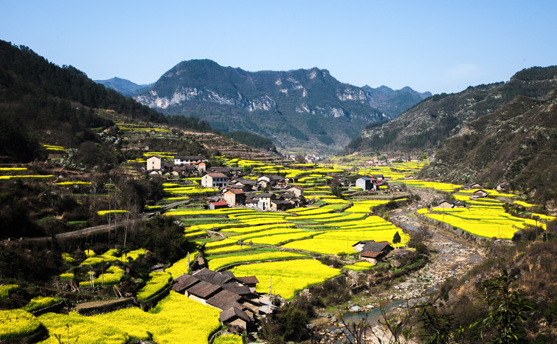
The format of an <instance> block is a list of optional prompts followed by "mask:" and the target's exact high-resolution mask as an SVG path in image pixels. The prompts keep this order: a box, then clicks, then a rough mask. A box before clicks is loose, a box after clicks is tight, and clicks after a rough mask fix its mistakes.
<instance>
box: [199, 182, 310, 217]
mask: <svg viewBox="0 0 557 344" xmlns="http://www.w3.org/2000/svg"><path fill="white" fill-rule="evenodd" d="M209 174H211V173H209ZM209 174H207V175H209ZM283 181H284V179H279V178H273V176H263V177H260V178H259V179H258V180H252V179H243V178H234V179H231V181H230V183H229V184H228V185H227V186H225V187H224V189H223V193H222V196H220V197H219V198H218V199H215V200H213V201H211V202H210V203H209V205H208V207H209V209H218V208H223V207H237V206H245V207H248V208H254V209H260V210H273V211H284V210H288V209H292V208H297V207H301V206H304V205H305V204H306V199H305V198H304V196H303V192H304V189H303V188H302V187H300V186H297V185H295V186H290V187H289V186H288V185H287V184H284V183H283ZM269 189H270V190H276V191H279V192H277V193H274V192H262V193H257V191H261V190H263V191H265V190H269Z"/></svg>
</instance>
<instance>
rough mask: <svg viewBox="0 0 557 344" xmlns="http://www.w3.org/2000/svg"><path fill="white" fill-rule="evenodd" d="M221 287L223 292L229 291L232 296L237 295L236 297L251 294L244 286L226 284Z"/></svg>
mask: <svg viewBox="0 0 557 344" xmlns="http://www.w3.org/2000/svg"><path fill="white" fill-rule="evenodd" d="M221 287H222V288H223V289H225V290H228V291H231V292H233V293H234V294H238V295H249V294H252V292H251V290H250V289H249V287H248V286H246V285H239V284H237V283H226V284H223V285H221Z"/></svg>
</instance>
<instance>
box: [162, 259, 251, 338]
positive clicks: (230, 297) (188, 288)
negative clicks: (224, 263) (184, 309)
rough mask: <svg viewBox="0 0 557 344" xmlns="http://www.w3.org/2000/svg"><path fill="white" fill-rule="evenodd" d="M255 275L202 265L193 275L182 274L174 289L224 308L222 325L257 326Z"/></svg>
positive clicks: (231, 327) (243, 328)
mask: <svg viewBox="0 0 557 344" xmlns="http://www.w3.org/2000/svg"><path fill="white" fill-rule="evenodd" d="M258 282H259V281H258V280H257V278H256V277H255V276H247V277H236V276H234V274H233V273H232V272H230V271H224V272H216V271H212V270H209V269H207V268H203V269H201V270H198V271H196V272H194V273H193V274H192V275H187V274H183V275H181V276H180V277H178V278H177V279H176V280H175V281H174V285H173V286H172V289H173V290H174V291H176V292H178V293H183V294H184V295H186V296H187V297H189V298H191V299H192V300H195V301H198V302H200V303H203V304H205V305H209V306H212V307H215V308H218V309H220V310H221V315H220V319H221V322H222V323H223V325H225V326H227V327H228V328H229V330H232V331H235V332H242V331H250V330H253V329H254V320H253V317H254V316H255V315H257V314H258V313H259V307H260V306H261V303H260V302H259V295H258V294H257V293H256V292H255V285H256V284H257V283H258Z"/></svg>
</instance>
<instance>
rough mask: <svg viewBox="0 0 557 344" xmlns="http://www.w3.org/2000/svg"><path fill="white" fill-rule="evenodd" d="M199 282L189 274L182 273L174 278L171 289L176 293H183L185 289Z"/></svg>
mask: <svg viewBox="0 0 557 344" xmlns="http://www.w3.org/2000/svg"><path fill="white" fill-rule="evenodd" d="M198 282H199V279H198V278H195V277H193V276H191V275H187V274H183V275H181V276H180V277H178V278H177V279H176V280H175V283H174V285H173V286H172V290H174V291H175V292H178V293H183V292H184V291H185V290H186V289H188V288H190V287H191V286H193V285H195V284H196V283H198Z"/></svg>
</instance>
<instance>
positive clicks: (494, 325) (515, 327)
mask: <svg viewBox="0 0 557 344" xmlns="http://www.w3.org/2000/svg"><path fill="white" fill-rule="evenodd" d="M483 287H484V297H485V301H486V303H487V306H488V315H487V316H486V317H485V318H484V319H480V320H478V321H477V322H475V323H474V324H472V325H471V327H472V328H479V329H480V335H481V337H482V338H484V337H487V339H488V341H487V343H494V344H507V343H509V344H510V343H523V342H524V341H525V338H526V331H525V330H524V322H525V321H526V318H527V313H526V312H527V311H528V310H531V309H532V306H531V305H530V303H529V302H528V300H526V299H525V298H524V297H523V296H522V291H521V290H520V289H518V288H517V287H516V286H514V285H511V278H510V277H509V274H508V273H507V271H506V270H503V272H502V273H501V275H500V276H499V277H497V278H494V279H489V280H486V281H485V282H484V285H483Z"/></svg>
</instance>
